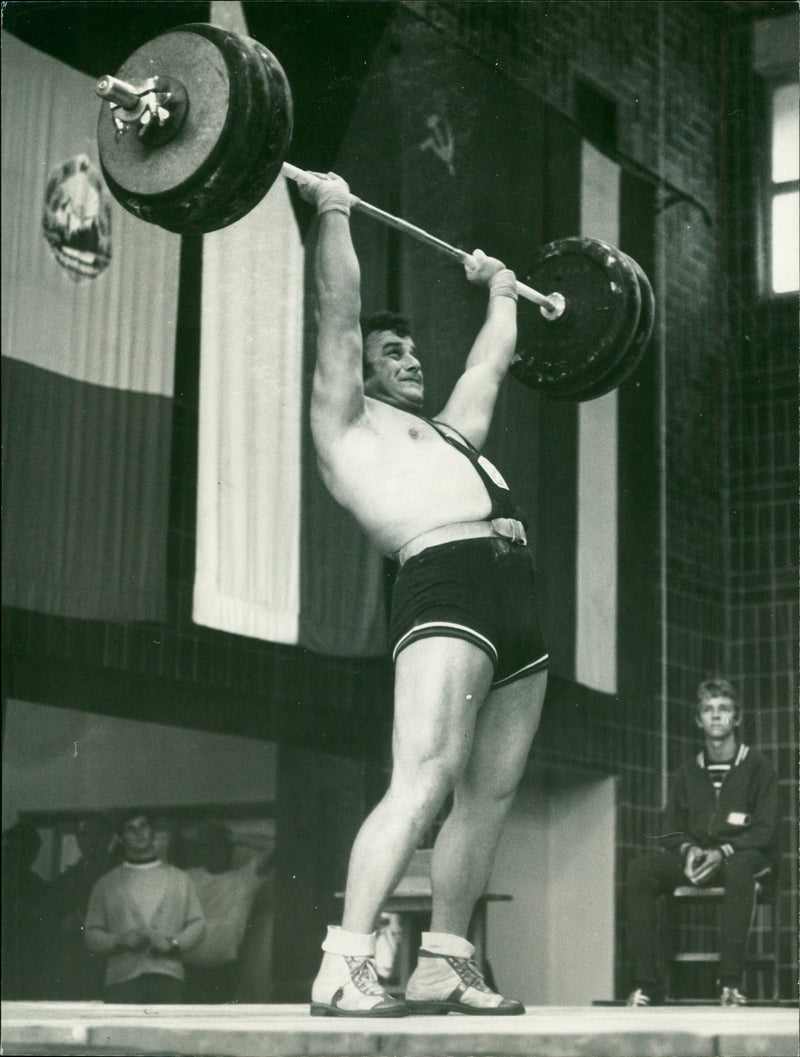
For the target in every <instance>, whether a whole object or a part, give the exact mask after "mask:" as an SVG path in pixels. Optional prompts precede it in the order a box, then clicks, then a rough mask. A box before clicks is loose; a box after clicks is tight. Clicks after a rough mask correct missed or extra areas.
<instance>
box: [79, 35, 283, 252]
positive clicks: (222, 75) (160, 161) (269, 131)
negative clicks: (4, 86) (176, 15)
mask: <svg viewBox="0 0 800 1057" xmlns="http://www.w3.org/2000/svg"><path fill="white" fill-rule="evenodd" d="M159 42H161V43H160V44H159ZM149 47H150V52H149V53H148V54H147V58H148V61H149V62H151V61H153V55H156V56H157V61H158V63H159V64H161V66H162V69H163V71H164V72H165V73H166V72H167V70H170V71H171V70H173V69H175V68H176V67H179V68H181V70H183V66H184V64H185V63H186V61H187V58H186V57H187V56H191V55H197V54H199V55H202V56H204V60H205V61H204V62H203V63H199V64H198V68H197V70H196V71H194V75H193V76H192V75H191V74H189V75H186V76H187V79H188V80H189V81H190V83H189V84H186V81H185V80H184V78H183V77H181V76H178V75H177V74H173V73H172V72H170V73H168V74H167V75H168V76H177V79H178V80H181V81H182V82H183V83H184V85H185V87H186V89H187V95H188V96H189V116H187V121H186V122H185V124H184V127H183V128H182V129H181V130H180V132H179V133H178V135H177V136H175V138H174V139H173V140H171V141H170V142H169V143H167V144H165V145H164V146H163V147H153V148H142V146H141V145H139V144H136V143H134V144H131V145H130V146H129V147H128V148H126V149H127V150H128V153H129V155H130V156H129V157H127V156H121V157H120V158H119V159H118V158H117V156H116V155H115V154H114V152H113V151H112V152H111V157H112V159H113V160H114V161H115V162H116V161H118V160H119V168H120V170H121V172H122V175H123V179H124V180H125V183H126V186H123V185H120V184H119V183H118V182H117V181H116V180H115V179H114V176H113V174H112V172H111V171H110V170H109V168H108V166H107V165H105V164H104V173H105V175H106V179H107V181H108V183H109V188H110V189H111V191H112V193H113V194H114V195H115V197H117V198H118V199H119V201H120V202H121V204H122V205H123V206H125V208H126V209H128V210H129V211H130V212H132V213H134V214H135V215H136V216H138V217H140V218H141V219H143V220H147V221H149V222H150V223H154V224H158V225H160V226H161V227H164V228H166V229H167V230H169V231H175V232H178V233H188V232H209V231H215V230H217V229H218V228H222V227H226V226H227V225H229V224H232V223H234V221H236V220H238V219H239V218H240V217H242V216H244V215H245V214H246V213H248V212H249V211H250V210H251V209H252V208H253V207H254V206H256V205H257V204H258V202H260V201H261V199H262V198H263V197H264V195H265V194H266V193H267V191H268V190H269V188H270V187H271V186H272V184H273V183H274V182H275V178H276V177H277V175H278V173H279V172H280V169H281V165H282V164H283V159H284V156H285V153H286V150H287V148H288V146H289V143H290V141H291V135H292V124H293V107H292V96H291V90H290V88H289V82H288V80H287V79H286V75H285V73H284V71H283V69H282V67H281V65H280V63H279V62H278V60H277V59H276V58H275V56H274V55H272V53H271V52H270V51H269V50H268V49H267V48H265V47H264V46H263V45H262V44H260V43H259V42H258V41H255V40H252V39H251V38H249V37H244V36H241V35H240V34H236V33H231V32H229V31H228V30H223V29H220V28H219V27H218V26H212V25H208V24H205V23H196V24H191V25H187V26H182V27H181V28H180V29H179V30H176V31H173V32H170V33H167V34H164V35H163V36H162V37H158V38H156V40H154V41H151V42H150V46H149ZM146 49H148V45H144V47H143V48H142V49H140V52H144V51H146ZM134 54H135V55H139V53H134ZM132 58H133V57H132ZM128 63H130V60H128ZM128 63H126V64H125V66H123V68H122V70H121V71H120V75H121V76H122V72H123V71H125V70H127V67H128ZM153 72H158V71H156V70H155V66H154V68H153ZM122 79H125V78H122ZM130 79H131V80H133V78H132V77H131V78H130ZM194 94H198V96H199V98H200V99H201V100H202V102H203V103H204V104H205V107H206V111H205V112H206V121H205V122H204V123H200V122H199V121H195V122H191V121H190V119H189V117H190V115H191V114H192V107H193V103H192V100H193V95H194ZM105 109H107V108H105ZM106 117H107V120H108V121H110V115H106ZM223 118H224V121H222V120H221V119H223ZM103 119H104V115H103V113H102V112H101V115H100V125H99V131H98V135H99V136H100V135H101V132H100V129H102V128H103ZM112 124H113V123H112ZM220 125H221V127H220ZM209 130H213V131H214V133H215V134H216V139H215V140H214V142H213V144H212V135H211V134H210V131H209ZM195 133H197V134H198V136H197V141H195V139H194V138H193V136H194V135H195ZM136 139H137V137H136V136H135V135H133V136H132V135H131V133H127V134H126V135H125V136H123V137H121V141H122V140H136ZM143 150H144V151H146V152H147V156H146V157H145V158H144V162H143V159H142V157H141V156H140V155H141V153H142V151H143ZM101 160H103V154H102V152H101ZM125 161H127V162H129V163H130V164H132V166H133V173H129V172H128V171H127V170H126V169H125V166H124V165H123V162H125ZM193 164H196V165H197V168H196V169H194V170H192V165H193ZM142 165H144V167H145V168H148V167H149V168H152V170H153V172H154V173H155V174H157V175H158V176H159V177H160V179H161V184H160V186H161V189H160V190H153V192H152V193H149V192H148V193H145V191H144V188H145V187H147V188H150V189H152V188H153V187H154V186H155V184H154V182H153V181H151V183H149V184H146V183H145V181H144V179H143V176H142V173H141V172H140V168H141V167H142ZM160 167H161V168H160ZM161 169H163V171H161ZM131 186H133V187H138V188H139V190H136V191H134V190H129V189H128V188H129V187H131Z"/></svg>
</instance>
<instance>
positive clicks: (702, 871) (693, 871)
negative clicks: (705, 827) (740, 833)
mask: <svg viewBox="0 0 800 1057" xmlns="http://www.w3.org/2000/svg"><path fill="white" fill-rule="evenodd" d="M723 861H724V856H723V854H722V852H721V851H720V850H719V848H698V847H691V848H690V849H689V851H688V852H687V855H686V865H685V866H684V868H683V872H684V873H685V874H686V876H687V877H688V878H689V880H690V881H691V882H692V884H695V885H696V884H700V883H701V882H702V881H707V880H708V879H709V878H710V877H712V876H713V875H714V874H715V873H716V872H717V870H719V868H720V866H722V863H723Z"/></svg>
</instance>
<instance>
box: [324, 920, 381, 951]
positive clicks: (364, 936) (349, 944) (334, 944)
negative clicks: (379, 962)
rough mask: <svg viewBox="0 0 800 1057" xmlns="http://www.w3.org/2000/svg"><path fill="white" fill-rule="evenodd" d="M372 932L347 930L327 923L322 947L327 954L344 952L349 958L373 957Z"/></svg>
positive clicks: (373, 943)
mask: <svg viewBox="0 0 800 1057" xmlns="http://www.w3.org/2000/svg"><path fill="white" fill-rule="evenodd" d="M375 936H376V933H374V932H349V931H348V930H347V929H343V928H340V927H339V926H338V925H328V935H327V936H326V937H325V939H324V940H323V942H322V949H323V950H324V951H327V952H328V954H346V955H347V956H348V957H349V958H374V957H375Z"/></svg>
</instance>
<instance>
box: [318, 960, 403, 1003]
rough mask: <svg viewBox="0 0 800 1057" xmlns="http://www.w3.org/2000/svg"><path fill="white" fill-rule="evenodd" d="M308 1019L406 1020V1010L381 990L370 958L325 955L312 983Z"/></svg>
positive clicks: (398, 1001)
mask: <svg viewBox="0 0 800 1057" xmlns="http://www.w3.org/2000/svg"><path fill="white" fill-rule="evenodd" d="M336 962H338V963H340V964H339V965H338V966H337V965H336ZM311 1016H312V1017H406V1016H408V1008H407V1007H406V1004H405V1002H402V1001H401V1000H400V999H397V998H392V996H391V995H390V994H388V992H386V991H385V990H384V989H383V988H382V987H381V985H380V983H379V981H378V973H377V970H376V968H375V962H374V960H373V959H372V958H365V957H363V956H355V957H349V956H348V955H345V954H335V955H326V958H325V960H324V962H323V968H322V969H321V970H320V972H319V975H318V976H317V978H316V980H315V981H314V986H313V988H312V989H311Z"/></svg>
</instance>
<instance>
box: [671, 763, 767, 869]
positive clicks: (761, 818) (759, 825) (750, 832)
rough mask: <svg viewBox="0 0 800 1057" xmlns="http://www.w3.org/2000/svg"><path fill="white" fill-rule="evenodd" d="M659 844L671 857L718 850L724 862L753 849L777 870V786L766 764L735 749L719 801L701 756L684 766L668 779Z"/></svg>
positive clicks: (720, 791)
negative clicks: (690, 850)
mask: <svg viewBox="0 0 800 1057" xmlns="http://www.w3.org/2000/svg"><path fill="white" fill-rule="evenodd" d="M661 843H662V845H663V846H664V848H666V849H667V850H668V851H673V852H675V853H676V854H680V851H681V847H682V845H685V844H696V845H697V846H698V847H701V848H709V847H717V848H721V849H722V851H723V852H724V854H725V857H726V858H728V857H729V856H730V855H731V854H733V853H734V852H736V851H743V850H744V849H746V848H754V849H755V850H756V851H760V852H761V854H762V855H764V856H765V857H766V858H767V859H768V860H769V861H770V863H772V865H773V866H777V861H778V780H777V778H776V776H775V772H774V770H773V769H772V765H771V764H770V763H769V761H768V760H767V758H766V757H765V756H762V755H761V753H760V752H758V750H756V749H753V748H751V747H750V746H749V745H740V746H739V749H738V751H737V753H736V756H735V758H734V761H733V765H732V767H731V769H730V771H728V773H727V774H726V776H725V779H724V781H723V783H722V788H721V789H720V790H719V794H718V795H717V793H716V792H715V790H714V786H713V785H712V783H711V778H710V776H709V774H708V772H707V771H706V756H705V750H701V751H700V752H699V753H698V754H697V756H695V757H694V758H693V759H691V760H687V761H686V763H685V764H683V766H682V767H680V768H679V769H678V770H677V771H676V772H675V774H674V776H673V781H672V785H671V788H670V796H669V802H668V804H667V809H666V812H665V814H664V836H663V837H662V842H661Z"/></svg>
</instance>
